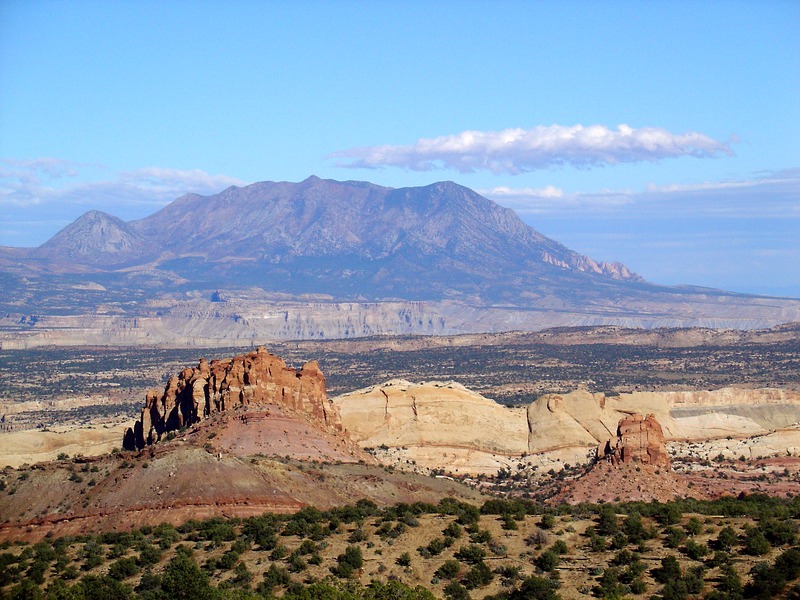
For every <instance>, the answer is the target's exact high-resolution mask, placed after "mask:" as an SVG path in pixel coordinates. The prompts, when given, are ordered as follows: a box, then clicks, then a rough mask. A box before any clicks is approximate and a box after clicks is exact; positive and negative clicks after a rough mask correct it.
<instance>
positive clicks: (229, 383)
mask: <svg viewBox="0 0 800 600" xmlns="http://www.w3.org/2000/svg"><path fill="white" fill-rule="evenodd" d="M251 404H277V405H279V406H281V407H284V408H286V409H289V410H291V411H293V412H295V413H300V414H305V415H307V416H309V417H311V418H313V419H314V420H316V421H318V422H319V423H320V424H322V425H324V426H326V427H329V428H332V429H335V430H341V422H340V419H339V415H338V413H337V412H336V410H335V408H334V407H333V406H332V404H331V403H330V402H329V401H328V397H327V394H326V391H325V377H324V375H323V374H322V371H321V370H320V368H319V364H318V363H317V362H316V361H311V362H308V363H306V364H305V365H304V366H303V368H301V369H300V370H299V371H297V370H296V369H293V368H290V367H287V366H286V363H285V362H284V361H283V360H282V359H280V358H278V357H277V356H274V355H272V354H270V353H269V352H267V351H266V350H265V349H264V348H263V347H260V348H258V350H257V351H255V352H251V353H249V354H245V355H242V356H236V357H233V358H228V359H222V360H212V361H211V362H210V363H209V362H208V361H207V360H206V359H204V358H203V359H200V362H199V364H198V365H197V367H194V368H186V369H184V370H183V371H181V372H180V373H179V374H177V375H173V376H172V377H170V379H169V381H167V384H166V387H165V388H164V391H163V392H158V391H149V392H148V393H147V396H146V399H145V406H144V408H142V411H141V416H140V418H139V420H138V421H136V423H135V425H134V427H133V428H132V429H128V430H127V431H126V432H125V438H124V441H123V447H125V448H126V449H141V448H144V447H145V446H147V445H151V444H154V443H156V442H157V441H158V440H160V439H161V437H162V436H163V435H164V434H165V433H166V432H168V431H174V430H177V429H180V428H182V427H187V426H189V425H192V424H194V423H197V422H198V421H201V420H203V419H206V418H208V417H210V416H212V415H214V414H215V413H219V412H224V411H226V410H231V409H233V408H235V407H238V406H248V405H251Z"/></svg>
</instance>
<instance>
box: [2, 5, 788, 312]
mask: <svg viewBox="0 0 800 600" xmlns="http://www.w3.org/2000/svg"><path fill="white" fill-rule="evenodd" d="M798 56H800V2H798V1H796V0H791V1H788V0H787V1H779V0H775V1H758V2H756V1H753V2H737V1H735V0H728V1H724V2H723V1H720V2H715V1H713V0H705V1H695V2H680V1H671V2H666V1H654V2H633V1H630V2H623V1H617V2H614V1H612V2H588V1H587V2H555V1H553V2H503V1H493V2H469V1H467V2H463V1H459V2H455V1H453V2H447V1H439V2H434V1H428V2H421V1H417V2H415V1H405V2H399V1H395V2H393V1H388V0H374V1H369V2H367V1H362V2H349V1H344V0H341V1H332V0H331V1H327V2H303V1H299V2H248V1H243V0H242V1H231V2H222V1H218V2H210V1H209V2H202V1H192V2H189V1H186V2H183V1H179V0H174V1H171V2H150V1H147V0H142V1H137V2H127V1H126V2H123V1H114V0H104V1H89V0H72V1H65V0H59V1H45V0H0V245H7V246H35V245H38V244H40V243H42V242H44V241H45V240H46V239H48V238H49V237H50V236H52V235H53V234H54V233H55V232H56V231H58V230H59V229H60V228H61V227H63V226H64V225H66V224H68V223H69V222H71V221H72V220H74V219H75V218H77V217H78V216H80V215H81V214H82V213H84V212H85V211H87V210H91V209H100V210H105V211H107V212H110V213H112V214H114V215H117V216H119V217H121V218H123V219H126V220H127V219H134V218H139V217H143V216H146V215H147V214H150V213H151V212H153V211H155V210H156V209H157V208H159V207H160V206H163V205H164V204H166V203H167V202H169V201H171V200H173V199H175V198H176V197H178V196H180V195H181V194H183V193H184V192H188V191H194V192H199V193H209V194H210V193H214V192H217V191H220V190H222V189H224V188H225V187H227V186H228V185H232V184H237V185H242V184H246V183H251V182H254V181H263V180H285V181H300V180H302V179H305V178H306V177H308V176H309V175H311V174H315V175H318V176H320V177H324V178H331V179H339V180H343V179H356V180H368V181H372V182H374V183H377V184H380V185H385V186H390V187H401V186H411V185H426V184H428V183H432V182H434V181H440V180H452V181H456V182H458V183H461V184H463V185H466V186H468V187H471V188H473V189H476V190H478V191H480V192H481V193H483V194H484V195H486V196H488V197H490V198H493V199H494V200H496V201H498V202H499V203H501V204H503V205H505V206H510V207H512V208H514V209H515V210H517V211H518V213H519V214H520V216H521V217H522V218H523V220H525V221H526V222H527V223H529V224H530V225H532V226H533V227H535V228H536V229H538V230H539V231H541V232H542V233H544V234H546V235H549V236H551V237H553V238H555V239H557V240H559V241H560V242H562V243H564V244H566V245H567V246H569V247H571V248H573V249H575V250H577V251H579V252H582V253H586V254H589V255H590V256H592V257H593V258H595V259H598V260H607V261H614V260H616V261H621V262H624V263H626V264H627V265H629V266H630V267H631V268H632V269H633V270H634V271H636V272H638V273H639V274H641V275H643V276H644V277H645V278H646V279H648V280H650V281H653V282H657V283H664V284H695V285H703V286H709V287H718V288H723V289H728V290H734V291H742V292H752V293H764V294H785V295H794V296H800V60H798V58H797V57H798Z"/></svg>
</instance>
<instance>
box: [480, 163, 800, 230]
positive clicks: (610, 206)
mask: <svg viewBox="0 0 800 600" xmlns="http://www.w3.org/2000/svg"><path fill="white" fill-rule="evenodd" d="M479 192H480V193H481V194H483V195H484V196H486V197H487V198H491V199H492V200H495V201H496V202H498V203H499V204H502V205H503V206H507V207H509V208H513V209H514V210H516V211H517V212H520V213H528V214H566V213H576V212H581V213H583V214H587V215H589V214H601V213H602V214H617V215H618V216H620V217H623V218H645V217H646V218H653V217H658V216H659V215H665V216H670V217H680V216H707V217H727V218H800V169H797V170H795V169H789V170H784V171H776V172H772V173H762V174H760V176H759V177H754V178H752V179H747V180H738V181H707V182H702V183H695V184H670V185H653V184H651V185H648V186H647V187H646V189H644V190H641V191H633V190H600V191H598V192H592V193H568V192H565V191H564V190H561V189H558V188H554V187H552V186H549V187H546V188H542V189H531V188H509V187H496V188H491V189H486V190H479Z"/></svg>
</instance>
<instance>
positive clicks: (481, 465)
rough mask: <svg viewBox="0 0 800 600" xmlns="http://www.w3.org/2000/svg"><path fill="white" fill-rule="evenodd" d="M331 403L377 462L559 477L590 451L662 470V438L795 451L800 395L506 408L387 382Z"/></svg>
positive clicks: (579, 399)
mask: <svg viewBox="0 0 800 600" xmlns="http://www.w3.org/2000/svg"><path fill="white" fill-rule="evenodd" d="M333 402H334V404H335V405H336V406H337V407H338V408H339V410H340V413H341V416H342V423H343V426H344V428H345V429H346V430H347V431H348V432H349V433H350V435H351V437H352V439H353V440H355V441H356V442H358V444H359V445H360V446H361V447H362V448H373V449H375V450H374V451H375V452H376V456H378V458H379V459H380V460H382V461H383V462H389V463H391V464H396V465H398V466H407V465H415V466H416V467H418V468H425V469H430V470H439V469H443V470H446V471H450V472H458V473H472V474H477V473H484V474H493V473H496V472H497V471H498V469H501V468H503V469H512V470H516V469H518V468H519V464H520V463H525V464H527V465H530V466H533V467H537V468H538V469H541V470H543V471H547V470H549V469H551V468H554V469H556V470H558V469H560V468H562V467H563V466H564V465H565V464H571V465H577V464H587V463H589V462H591V460H592V459H593V458H594V456H595V451H596V449H597V448H598V447H601V449H602V452H601V455H602V456H616V458H614V460H619V461H621V462H629V461H634V462H637V463H647V464H654V465H662V466H668V464H669V459H668V457H667V453H666V450H664V448H663V446H662V444H663V442H664V441H668V442H671V443H673V444H674V443H677V442H680V441H692V442H695V445H697V444H696V443H697V442H701V443H708V442H709V440H715V439H716V440H726V439H727V440H733V442H731V443H733V444H735V445H736V448H735V450H732V451H731V452H734V451H735V456H740V455H741V454H744V455H746V456H754V457H755V456H765V455H774V454H786V453H789V454H794V453H798V452H799V451H798V448H800V430H798V429H796V428H794V429H792V428H791V427H792V424H793V423H796V422H798V421H800V394H799V393H798V392H795V391H791V390H782V389H756V390H750V389H735V388H724V389H720V390H715V391H700V392H634V393H629V394H620V395H613V396H611V395H610V396H606V395H604V394H602V393H593V392H589V391H587V390H575V391H573V392H570V393H568V394H548V395H545V396H542V397H540V398H537V399H536V400H535V401H534V402H532V403H531V404H530V405H529V406H528V407H526V408H522V407H520V408H507V407H505V406H502V405H499V404H497V403H496V402H494V401H493V400H490V399H488V398H484V397H483V396H481V395H480V394H477V393H476V392H473V391H471V390H468V389H467V388H465V387H463V386H462V385H460V384H457V383H453V382H447V383H442V382H426V383H419V384H416V383H411V382H408V381H402V380H393V381H389V382H387V383H384V384H382V385H377V386H372V387H369V388H365V389H363V390H358V391H355V392H351V393H349V394H344V395H342V396H339V397H337V398H334V399H333ZM643 414H644V415H648V416H647V417H643V416H641V415H643ZM636 415H638V416H636ZM778 433H780V434H781V435H780V436H778ZM609 440H613V443H608V442H609ZM763 440H769V444H767V443H766V442H764V441H763ZM751 447H752V452H751V451H750V449H749V448H751ZM693 452H694V450H693ZM615 453H616V454H615ZM715 456H716V454H715Z"/></svg>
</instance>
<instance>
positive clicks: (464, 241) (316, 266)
mask: <svg viewBox="0 0 800 600" xmlns="http://www.w3.org/2000/svg"><path fill="white" fill-rule="evenodd" d="M0 283H2V284H3V292H2V294H0V310H3V311H5V312H6V313H7V314H6V317H5V320H4V322H3V323H2V324H0V338H3V336H4V335H5V339H6V340H8V335H10V334H12V333H14V330H15V328H20V329H19V332H18V333H19V334H20V335H23V334H24V335H23V337H25V336H27V337H29V338H30V337H31V333H32V329H31V328H32V327H33V328H35V327H39V328H40V330H39V331H43V330H44V329H46V328H48V327H49V328H50V329H51V330H52V329H53V328H55V329H59V328H63V327H67V325H63V327H62V326H61V325H59V324H58V323H59V321H57V320H53V319H54V318H56V317H58V318H60V319H61V320H62V321H63V320H64V319H67V320H69V319H70V318H72V319H80V323H81V324H80V325H77V324H76V323H77V322H72V323H71V324H70V325H69V327H73V328H74V327H76V326H77V328H78V329H86V328H91V327H95V328H99V329H107V328H108V327H112V328H113V327H118V326H121V325H114V324H109V323H110V321H109V319H112V317H113V319H116V320H117V321H119V322H120V323H124V322H126V321H125V320H126V319H142V318H150V319H155V318H160V319H162V320H164V319H167V320H168V319H170V318H179V319H187V318H188V319H191V320H192V321H193V324H192V329H193V331H194V332H195V334H196V335H195V337H197V338H203V339H206V338H208V339H217V338H220V337H221V338H222V339H242V338H243V337H244V338H248V339H249V338H255V337H263V336H266V337H268V338H269V337H270V336H271V337H275V338H286V337H292V336H296V337H342V336H348V337H349V336H359V335H371V334H376V333H443V332H448V333H457V332H460V331H481V330H487V331H488V330H503V329H541V328H542V327H546V326H552V325H574V324H598V323H620V324H625V325H643V326H658V325H695V324H698V325H706V326H708V325H718V326H728V327H737V328H747V327H762V326H771V325H774V324H777V323H781V322H786V321H792V320H800V301H797V300H792V299H776V298H763V297H755V296H746V295H741V294H733V293H726V292H722V291H719V290H709V289H704V288H691V287H681V288H675V287H666V286H659V285H656V284H652V283H649V282H646V281H645V280H644V279H643V278H642V277H640V276H638V275H636V274H635V273H632V272H631V271H630V269H628V268H627V267H626V266H625V265H622V264H620V263H605V262H598V261H595V260H592V259H591V258H590V257H587V256H583V255H581V254H579V253H577V252H574V251H572V250H570V249H568V248H566V247H565V246H563V245H562V244H560V243H558V242H556V241H554V240H552V239H549V238H547V237H545V236H544V235H542V234H541V233H539V232H538V231H536V230H535V229H533V228H532V227H529V226H528V225H526V224H525V223H523V222H522V221H521V220H520V219H519V218H518V217H517V215H516V214H515V213H514V212H513V211H512V210H510V209H506V208H502V207H500V206H499V205H497V204H495V203H494V202H492V201H491V200H489V199H487V198H485V197H483V196H481V195H480V194H478V193H476V192H474V191H472V190H470V189H468V188H466V187H463V186H460V185H457V184H455V183H452V182H439V183H434V184H432V185H428V186H424V187H413V188H399V189H394V188H388V187H382V186H378V185H374V184H371V183H367V182H355V181H344V182H339V181H332V180H322V179H319V178H317V177H309V178H308V179H306V180H305V181H302V182H300V183H287V182H261V183H254V184H252V185H248V186H245V187H235V186H234V187H230V188H228V189H226V190H224V191H222V192H220V193H219V194H216V195H212V196H200V195H197V194H187V195H184V196H182V197H180V198H178V199H177V200H175V201H174V202H172V203H170V204H169V205H167V206H165V207H164V208H163V209H161V210H159V211H158V212H156V213H154V214H152V215H150V216H148V217H146V218H144V219H140V220H135V221H129V222H125V221H122V220H120V219H118V218H116V217H114V216H112V215H109V214H106V213H103V212H100V211H90V212H88V213H86V214H85V215H83V216H82V217H80V218H79V219H78V220H76V221H75V222H74V223H72V224H70V225H69V226H67V227H65V228H64V229H63V230H61V231H60V232H58V233H57V234H56V235H55V236H53V238H51V239H50V240H48V241H47V242H46V243H44V244H43V245H41V246H39V247H38V248H0ZM287 303H288V305H290V308H287ZM303 304H307V305H308V306H306V309H305V310H304V309H303ZM223 305H226V306H223ZM343 306H344V307H347V311H348V312H349V313H350V316H349V317H348V319H349V321H347V319H345V321H347V322H345V321H342V319H341V318H334V320H333V321H331V319H330V313H331V311H333V312H334V313H340V312H341V311H342V307H343ZM255 307H259V308H258V309H256V310H255V312H254V309H255ZM276 308H277V309H279V310H278V313H276V314H282V313H284V312H285V313H286V314H285V318H284V322H285V323H288V322H290V321H295V322H298V323H299V322H300V321H302V322H304V323H305V325H303V326H302V327H299V326H284V327H283V328H282V329H281V330H280V331H277V330H275V329H274V327H273V328H272V330H271V331H270V328H269V327H267V328H266V329H264V327H263V325H264V323H261V325H262V327H257V326H251V327H249V329H248V327H247V325H248V324H250V325H252V321H253V317H254V315H255V314H260V313H263V312H264V311H265V310H267V311H269V310H274V309H276ZM284 309H285V310H284ZM259 311H260V312H259ZM320 311H321V312H320ZM245 313H247V314H245ZM290 313H291V314H290ZM322 313H324V314H325V315H328V316H325V317H321V316H320V315H321V314H322ZM209 315H211V316H209ZM214 315H216V316H214ZM354 315H356V316H354ZM92 317H96V318H97V319H99V321H96V322H95V324H94V325H92V324H91V321H92V319H91V318H92ZM270 318H271V319H272V320H273V321H274V315H272V316H271V317H270ZM113 319H112V320H113ZM204 319H205V320H206V321H208V322H207V323H205V324H204V323H203V322H202V321H203V320H204ZM209 319H212V320H214V321H213V323H212V321H209ZM387 319H388V320H387ZM48 320H49V324H48ZM226 320H228V321H231V322H233V323H234V324H236V327H234V329H235V330H236V331H230V327H228V328H226V327H225V326H223V322H224V321H226ZM315 321H318V322H319V323H320V324H322V323H325V325H324V326H322V325H320V326H319V327H317V326H315ZM395 321H396V322H395ZM144 322H145V321H141V323H144ZM245 322H246V323H245ZM64 323H66V321H64ZM165 323H166V321H165ZM165 323H162V324H165ZM151 325H152V323H151ZM171 326H173V327H177V328H178V329H180V328H181V327H184V328H185V324H184V325H178V324H177V323H172V325H171ZM42 328H44V329H42ZM123 328H124V327H123ZM226 329H227V330H229V331H227V332H226V331H225V330H226ZM326 329H327V331H326ZM248 331H249V333H247V332H248ZM34 337H35V336H34ZM157 337H158V336H156V338H157ZM178 337H181V336H180V335H178ZM52 339H53V340H54V341H55V342H56V343H58V339H59V336H58V335H56V336H55V337H54V338H52ZM130 341H133V340H130ZM151 341H152V342H155V343H161V342H160V341H159V340H158V339H153V340H151ZM136 343H139V342H136Z"/></svg>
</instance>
